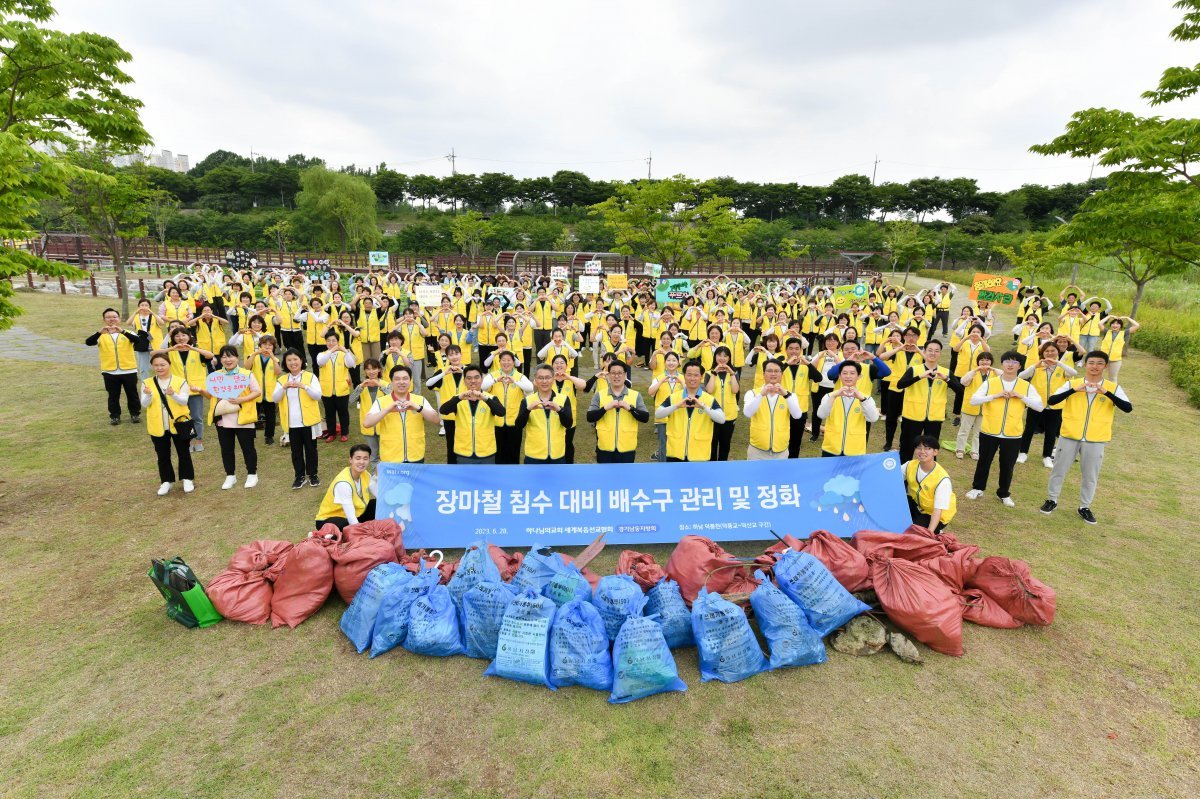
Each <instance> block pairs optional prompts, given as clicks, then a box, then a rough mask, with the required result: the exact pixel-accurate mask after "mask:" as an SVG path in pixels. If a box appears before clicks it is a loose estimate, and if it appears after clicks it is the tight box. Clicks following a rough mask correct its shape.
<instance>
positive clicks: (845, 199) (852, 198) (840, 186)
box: [825, 175, 875, 222]
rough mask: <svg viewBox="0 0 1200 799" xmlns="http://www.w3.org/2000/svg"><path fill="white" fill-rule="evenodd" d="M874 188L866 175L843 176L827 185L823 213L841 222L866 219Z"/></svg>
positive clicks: (869, 210)
mask: <svg viewBox="0 0 1200 799" xmlns="http://www.w3.org/2000/svg"><path fill="white" fill-rule="evenodd" d="M874 189H875V187H874V186H872V185H871V179H870V178H868V177H867V176H866V175H843V176H842V177H840V178H838V179H837V180H835V181H833V183H830V184H829V188H828V190H827V191H826V199H825V213H826V214H828V215H829V216H832V217H834V218H836V219H839V220H841V221H842V222H853V221H855V220H858V219H866V218H867V215H868V214H869V213H870V212H871V203H872V200H873V199H874V198H873V193H874Z"/></svg>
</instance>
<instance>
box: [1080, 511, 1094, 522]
mask: <svg viewBox="0 0 1200 799" xmlns="http://www.w3.org/2000/svg"><path fill="white" fill-rule="evenodd" d="M1079 518H1081V519H1083V520H1084V521H1085V522H1087V523H1088V524H1097V522H1096V517H1095V515H1094V514H1093V513H1092V511H1091V509H1090V508H1080V509H1079Z"/></svg>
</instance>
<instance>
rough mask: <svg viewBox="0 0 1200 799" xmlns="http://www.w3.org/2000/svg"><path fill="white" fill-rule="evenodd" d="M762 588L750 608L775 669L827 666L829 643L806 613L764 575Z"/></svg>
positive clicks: (753, 595)
mask: <svg viewBox="0 0 1200 799" xmlns="http://www.w3.org/2000/svg"><path fill="white" fill-rule="evenodd" d="M754 576H755V577H756V578H757V579H758V580H760V581H761V583H762V584H761V585H759V586H758V588H755V589H754V593H752V594H750V607H752V608H754V617H755V618H756V619H758V629H760V630H762V634H763V637H764V638H766V639H767V646H768V648H769V649H770V650H771V668H773V669H781V668H784V667H786V666H812V665H815V664H817V663H824V662H825V642H824V641H823V640H821V636H819V635H817V631H816V630H814V629H813V628H812V627H811V626H810V625H809V623H808V618H807V617H806V616H805V615H804V611H803V610H801V609H800V606H799V605H797V604H796V603H795V602H793V601H792V600H790V599H788V597H787V594H785V593H783V592H782V591H780V590H779V589H778V588H776V587H775V585H774V584H773V583H772V582H771V581H770V580H769V579H768V578H767V576H766V575H765V574H763V573H762V571H757V572H755V573H754Z"/></svg>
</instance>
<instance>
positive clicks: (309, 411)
mask: <svg viewBox="0 0 1200 799" xmlns="http://www.w3.org/2000/svg"><path fill="white" fill-rule="evenodd" d="M289 376H290V375H289V374H288V373H287V372H284V373H283V374H281V375H280V376H279V378H278V380H280V381H282V382H283V383H285V384H286V383H287V379H288V377H289ZM312 379H313V373H312V372H308V371H304V372H301V373H300V385H301V386H302V387H301V388H297V389H295V391H296V392H297V395H298V396H299V399H300V417H301V418H300V424H297V425H293V424H292V423H291V422H292V420H291V419H289V418H288V399H287V392H288V389H287V388H285V389H284V390H283V397H282V398H280V400H279V424H280V426H281V427H282V428H283V429H284V430H288V429H290V428H292V427H312V426H313V425H315V424H317V423H318V422H320V421H321V405H320V401H319V400H315V399H313V398H312V397H310V396H308V392H307V391H305V390H304V388H303V386H307V385H308V381H310V380H312Z"/></svg>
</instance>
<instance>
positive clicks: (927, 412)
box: [901, 353, 950, 422]
mask: <svg viewBox="0 0 1200 799" xmlns="http://www.w3.org/2000/svg"><path fill="white" fill-rule="evenodd" d="M915 354H916V353H914V355H915ZM924 367H925V363H924V361H919V362H917V363H916V364H915V368H917V369H924ZM937 370H938V371H939V372H941V373H942V374H943V375H946V376H947V377H949V376H950V371H949V370H948V369H946V368H945V367H944V366H939V367H938V368H937ZM931 382H932V385H930V383H931ZM947 394H949V384H948V383H947V382H946V381H945V380H933V381H930V380H928V379H926V378H924V377H922V378H921V379H920V380H918V381H917V382H916V383H913V384H912V385H911V386H909V387H908V388H906V389H904V407H903V408H902V409H901V416H903V417H904V418H905V419H912V420H913V421H916V422H924V421H930V422H943V421H945V420H946V396H947Z"/></svg>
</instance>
